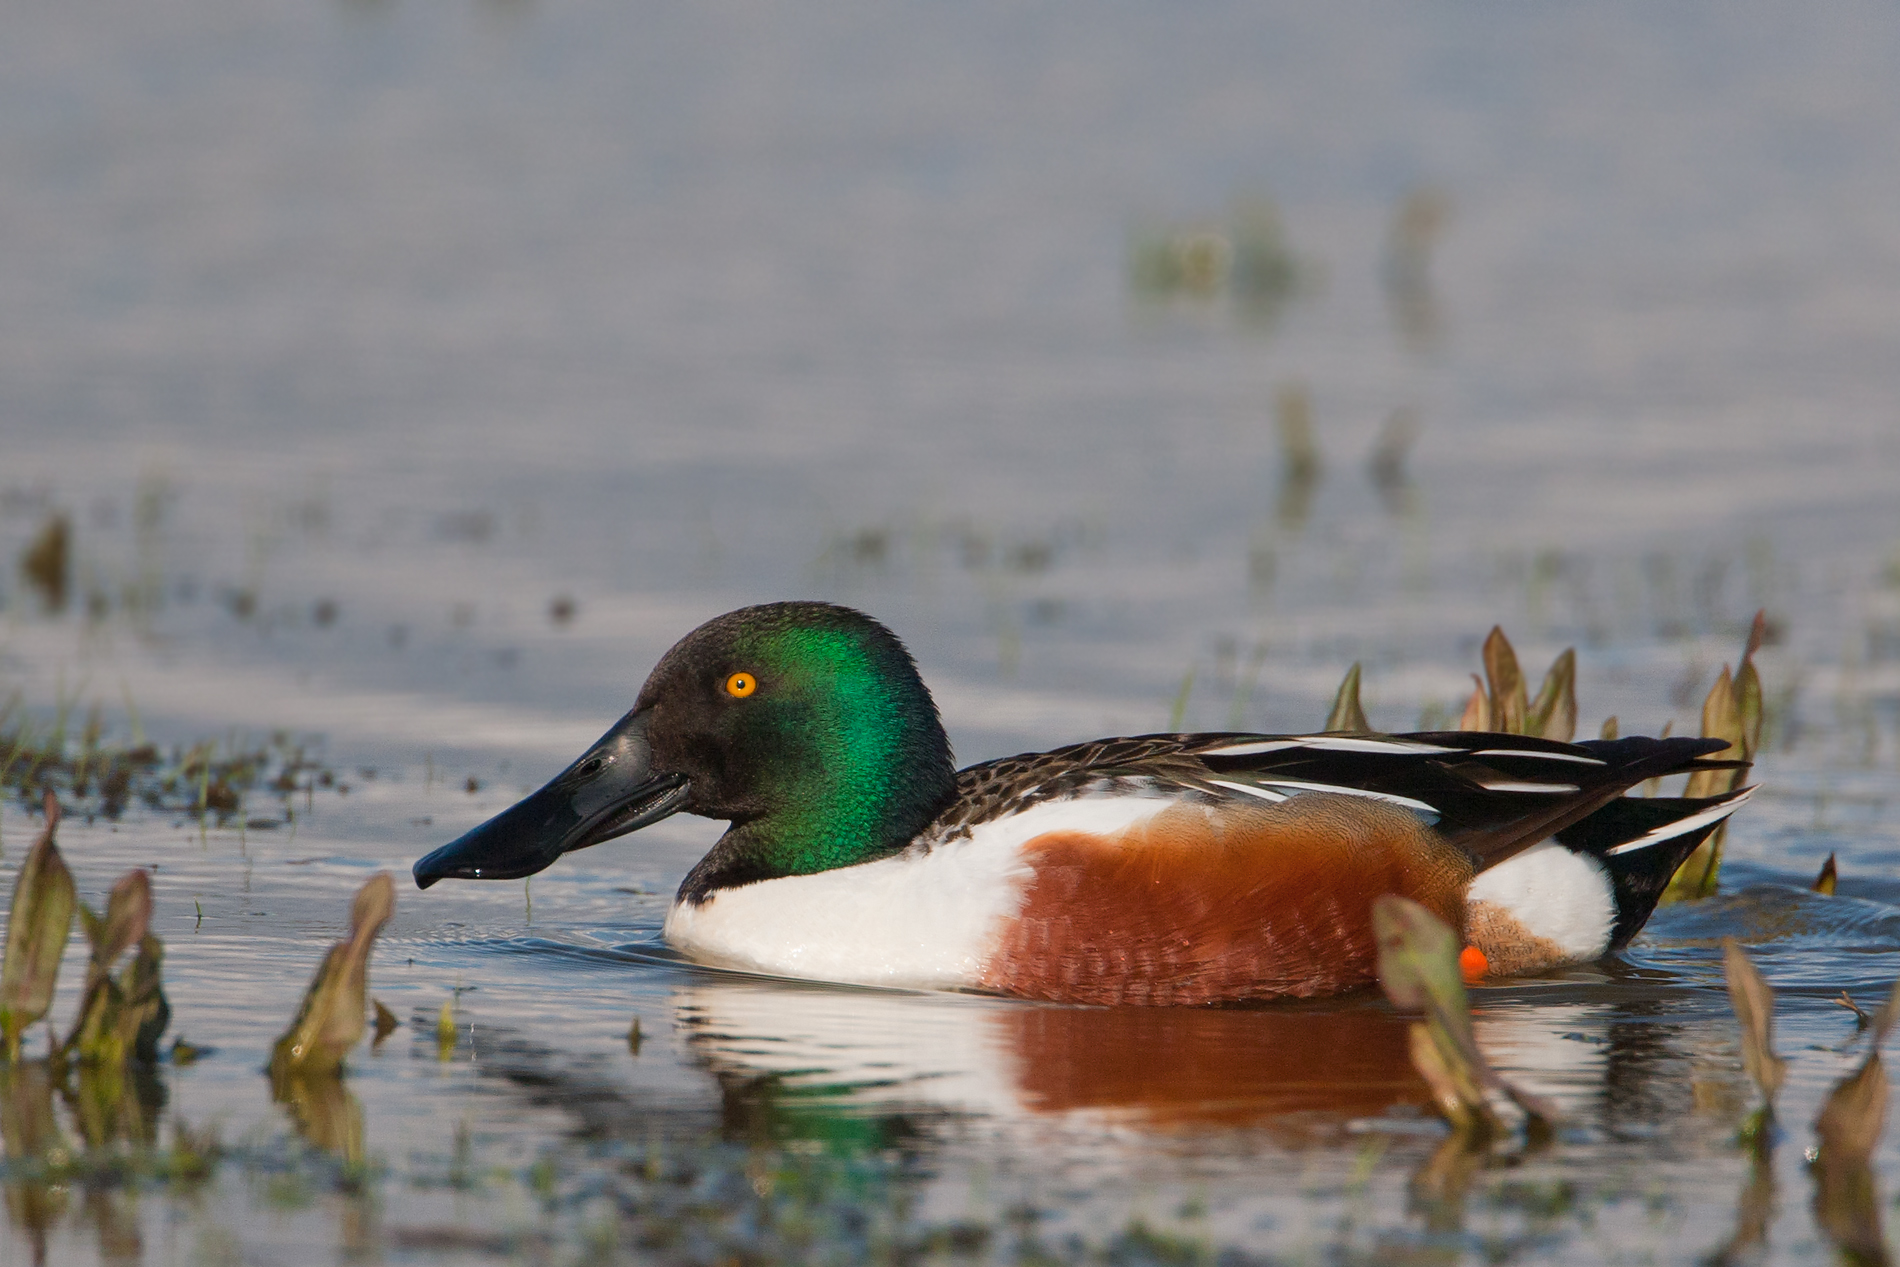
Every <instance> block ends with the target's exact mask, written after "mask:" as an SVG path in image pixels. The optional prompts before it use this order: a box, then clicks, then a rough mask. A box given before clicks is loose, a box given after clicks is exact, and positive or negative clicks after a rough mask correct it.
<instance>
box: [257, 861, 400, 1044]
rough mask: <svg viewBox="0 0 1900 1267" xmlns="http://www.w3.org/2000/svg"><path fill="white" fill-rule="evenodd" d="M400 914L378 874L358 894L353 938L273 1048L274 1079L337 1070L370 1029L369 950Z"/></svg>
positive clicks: (331, 959)
mask: <svg viewBox="0 0 1900 1267" xmlns="http://www.w3.org/2000/svg"><path fill="white" fill-rule="evenodd" d="M395 910H396V887H395V885H394V884H393V883H391V881H390V879H389V873H388V872H378V873H377V874H376V875H374V876H372V877H371V878H370V879H369V880H368V881H367V882H365V883H364V885H363V887H362V888H361V889H359V890H357V893H356V901H355V902H354V903H353V904H352V905H351V907H350V935H349V936H348V937H347V938H345V939H344V940H342V941H339V942H337V943H335V944H334V945H332V946H331V947H330V949H329V951H328V953H326V954H325V955H324V956H323V962H322V963H321V964H320V965H318V967H317V972H316V975H315V976H314V977H312V978H311V980H310V986H309V988H308V989H307V990H305V991H304V996H303V1003H302V1004H301V1006H299V1007H298V1009H297V1016H296V1019H294V1020H292V1021H291V1023H290V1028H289V1029H287V1030H285V1031H284V1033H283V1035H282V1036H281V1037H279V1038H278V1040H277V1043H276V1045H275V1046H274V1047H273V1048H272V1049H271V1059H270V1068H271V1074H272V1076H273V1077H281V1076H283V1075H285V1074H292V1073H298V1074H310V1073H328V1072H334V1071H335V1070H336V1069H337V1068H339V1067H340V1066H341V1065H342V1063H343V1058H344V1057H345V1056H347V1055H349V1053H350V1050H351V1049H352V1048H354V1047H355V1046H356V1044H357V1042H358V1041H360V1040H361V1039H362V1037H363V1031H364V1029H365V1028H367V1019H366V1018H367V1015H368V1006H369V1005H368V998H367V994H368V986H369V952H370V948H371V947H372V946H373V945H374V944H375V942H376V934H377V933H379V932H381V931H382V928H383V925H384V924H386V923H388V922H389V917H390V916H391V915H393V914H394V913H395Z"/></svg>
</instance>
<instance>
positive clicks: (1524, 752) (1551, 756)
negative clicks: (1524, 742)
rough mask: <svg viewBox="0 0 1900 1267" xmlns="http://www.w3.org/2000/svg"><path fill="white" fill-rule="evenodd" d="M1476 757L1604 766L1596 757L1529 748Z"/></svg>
mask: <svg viewBox="0 0 1900 1267" xmlns="http://www.w3.org/2000/svg"><path fill="white" fill-rule="evenodd" d="M1471 755H1472V756H1474V757H1528V758H1530V759H1532V760H1536V761H1574V762H1576V763H1577V764H1578V765H1604V764H1607V763H1606V762H1603V761H1599V760H1598V759H1597V758H1595V757H1585V756H1580V755H1578V754H1577V753H1573V752H1532V751H1531V750H1530V749H1528V748H1486V749H1484V750H1483V751H1482V752H1474V753H1472V754H1471Z"/></svg>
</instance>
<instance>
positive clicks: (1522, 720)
mask: <svg viewBox="0 0 1900 1267" xmlns="http://www.w3.org/2000/svg"><path fill="white" fill-rule="evenodd" d="M1471 680H1472V681H1473V682H1474V683H1476V687H1477V689H1475V690H1474V691H1472V693H1471V697H1470V698H1469V699H1468V700H1466V701H1465V710H1464V713H1463V714H1462V715H1461V716H1460V717H1459V719H1458V729H1459V730H1494V731H1499V732H1501V733H1503V734H1507V735H1536V736H1538V737H1540V738H1544V739H1555V740H1557V741H1559V742H1561V743H1569V742H1570V741H1571V740H1572V739H1573V738H1575V737H1576V734H1577V650H1576V648H1575V647H1566V648H1564V650H1563V651H1562V652H1561V653H1559V655H1558V656H1557V658H1556V659H1555V660H1554V661H1552V662H1551V666H1550V669H1549V670H1548V671H1547V672H1546V673H1545V674H1544V680H1543V683H1542V684H1541V685H1540V686H1539V687H1538V688H1537V698H1536V699H1529V698H1528V696H1527V692H1526V689H1525V682H1524V674H1523V671H1522V670H1521V669H1519V668H1518V664H1517V652H1516V650H1514V649H1513V648H1512V646H1511V640H1510V639H1509V638H1507V637H1505V636H1504V630H1503V628H1502V627H1501V626H1497V625H1493V626H1492V627H1491V632H1490V634H1489V635H1488V636H1487V637H1486V638H1485V640H1484V678H1483V679H1482V680H1481V679H1479V678H1478V676H1477V675H1476V674H1475V673H1474V674H1473V675H1472V678H1471Z"/></svg>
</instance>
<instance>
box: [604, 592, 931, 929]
mask: <svg viewBox="0 0 1900 1267" xmlns="http://www.w3.org/2000/svg"><path fill="white" fill-rule="evenodd" d="M634 713H635V714H643V713H644V714H646V715H647V716H648V718H649V720H648V722H647V742H648V743H649V744H650V745H651V746H652V752H653V755H652V768H653V770H654V771H655V772H663V773H673V774H678V775H681V776H684V778H685V779H686V781H687V793H686V801H685V804H684V805H683V807H682V808H684V809H686V810H687V811H688V812H690V813H694V814H703V815H705V816H707V817H709V818H723V819H728V820H730V821H731V823H732V828H733V829H732V831H731V832H729V833H728V834H727V837H726V839H724V840H722V841H721V842H720V846H719V848H717V849H715V850H714V851H713V853H712V854H711V855H709V856H708V857H707V858H706V859H705V861H703V862H702V863H701V864H700V865H699V867H697V868H695V869H694V872H693V874H692V875H691V876H689V877H688V879H687V883H686V887H685V888H683V889H682V890H681V893H682V896H685V897H691V896H694V895H695V892H696V891H697V892H708V891H710V890H711V889H713V888H718V887H724V886H728V885H731V884H735V883H740V884H743V883H747V882H749V881H751V880H759V879H769V878H773V877H777V876H785V875H807V874H810V873H812V872H816V871H828V870H831V869H832V868H834V867H844V866H850V865H852V864H854V863H859V862H866V861H869V860H870V859H872V858H876V857H879V856H881V855H883V854H886V853H890V852H892V851H894V850H897V849H901V848H902V847H903V846H904V845H905V844H907V843H909V841H910V840H911V839H912V838H913V837H914V836H916V834H917V833H918V832H920V831H922V830H923V829H924V827H925V826H927V825H928V824H929V822H930V821H931V819H933V818H935V817H936V815H937V813H938V811H939V810H941V809H942V808H943V807H944V805H946V804H947V803H948V802H949V800H950V798H951V797H952V795H953V794H954V792H955V788H956V769H955V766H954V765H953V764H952V763H951V759H950V744H949V741H948V740H947V739H946V738H945V737H944V733H943V725H942V723H941V722H940V721H939V720H938V718H937V707H936V704H935V703H934V702H932V700H931V698H930V692H929V691H928V690H927V689H926V688H925V686H924V683H923V679H922V678H921V677H919V676H918V673H917V666H916V665H915V664H914V663H913V662H912V661H911V658H910V653H909V652H908V651H906V650H905V649H904V644H903V643H901V642H899V641H898V639H897V636H896V635H895V634H893V633H891V631H890V630H888V629H886V628H885V627H884V626H882V625H880V624H878V623H877V622H876V621H875V620H872V619H871V618H870V617H869V616H866V615H864V614H863V613H862V612H857V611H853V610H852V609H850V608H848V607H837V606H833V605H832V604H829V603H771V604H767V605H765V606H762V607H747V608H742V609H741V610H739V611H735V612H729V613H727V614H726V615H724V616H721V617H719V618H718V619H716V620H712V621H709V622H707V623H706V624H704V625H701V626H700V627H699V628H698V629H695V630H694V631H693V632H692V633H690V634H688V635H687V636H686V637H685V638H683V639H681V640H680V642H679V644H678V645H677V646H675V647H674V648H673V649H672V650H671V651H669V652H667V653H666V655H665V657H664V658H662V659H661V661H660V663H659V665H658V666H657V667H656V668H655V669H654V670H653V673H652V675H651V676H650V677H648V678H647V682H646V685H645V686H644V687H642V688H641V690H640V697H639V699H638V701H637V702H636V703H635V704H634Z"/></svg>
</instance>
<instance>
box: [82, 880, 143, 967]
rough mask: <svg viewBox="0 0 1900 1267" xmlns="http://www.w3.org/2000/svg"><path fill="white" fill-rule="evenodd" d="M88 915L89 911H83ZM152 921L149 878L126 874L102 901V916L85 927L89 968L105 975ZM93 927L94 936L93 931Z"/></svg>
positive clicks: (140, 936) (141, 935)
mask: <svg viewBox="0 0 1900 1267" xmlns="http://www.w3.org/2000/svg"><path fill="white" fill-rule="evenodd" d="M87 914H88V915H90V914H91V912H90V911H88V912H87ZM151 922H152V879H151V877H150V876H149V875H147V874H146V873H145V872H144V871H142V870H141V871H128V872H126V873H125V874H124V875H122V876H120V877H119V882H118V883H117V884H115V885H113V886H112V893H111V894H110V895H109V896H108V897H107V898H106V917H105V919H103V920H100V921H98V923H97V924H96V925H91V924H89V926H88V928H87V934H88V936H90V937H91V938H92V967H93V969H94V970H95V971H98V972H108V971H110V970H111V968H112V965H113V964H114V963H116V962H117V961H118V958H119V956H120V955H122V954H124V953H125V952H126V950H128V949H129V948H130V947H132V946H133V945H135V944H136V943H137V942H138V940H139V939H140V938H142V937H144V936H145V930H146V928H147V927H148V926H149V925H150V924H151ZM95 927H96V928H97V933H96V935H95V934H94V928H95Z"/></svg>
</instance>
